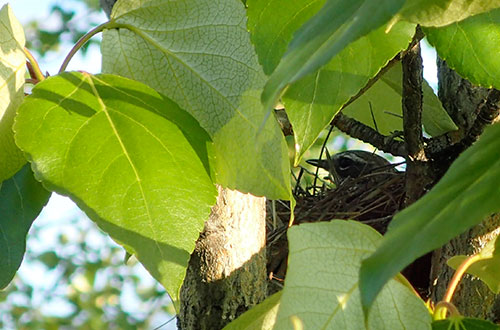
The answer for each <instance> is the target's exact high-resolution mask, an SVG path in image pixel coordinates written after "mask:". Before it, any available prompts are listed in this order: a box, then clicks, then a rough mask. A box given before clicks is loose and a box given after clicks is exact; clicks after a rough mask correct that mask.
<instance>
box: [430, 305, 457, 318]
mask: <svg viewBox="0 0 500 330" xmlns="http://www.w3.org/2000/svg"><path fill="white" fill-rule="evenodd" d="M446 311H450V316H459V315H460V312H459V311H458V309H457V307H456V306H455V305H453V304H452V303H451V302H446V301H440V302H438V303H437V304H436V307H435V308H434V320H435V321H439V320H443V319H445V318H446Z"/></svg>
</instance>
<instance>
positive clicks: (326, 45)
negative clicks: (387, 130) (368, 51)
mask: <svg viewBox="0 0 500 330" xmlns="http://www.w3.org/2000/svg"><path fill="white" fill-rule="evenodd" d="M404 2H405V1H404V0H385V1H369V0H351V1H343V0H327V1H326V3H325V5H324V7H323V8H321V10H320V11H319V12H318V13H317V14H316V15H315V16H314V17H312V18H311V19H310V20H309V21H307V22H306V23H305V24H304V25H303V26H302V27H301V28H300V29H299V30H298V31H297V33H295V35H294V38H293V40H292V41H291V43H290V44H289V47H288V51H287V53H286V54H285V56H284V57H283V58H282V59H281V62H280V63H279V65H278V67H277V68H276V70H274V72H273V74H272V75H271V77H270V78H269V80H268V81H267V83H266V86H265V87H264V92H263V93H262V103H263V104H264V107H265V109H266V110H267V111H271V109H272V108H273V107H274V105H275V103H276V101H277V99H278V97H279V96H280V94H281V92H282V90H283V89H284V88H285V87H286V86H287V85H288V84H291V83H293V82H295V81H297V80H299V79H300V78H302V77H304V76H306V75H308V74H310V73H313V72H315V71H316V70H318V69H319V68H320V67H321V66H323V65H325V64H326V63H328V62H329V61H330V60H331V59H332V58H333V57H334V56H335V55H337V54H338V53H340V52H341V51H342V50H343V49H344V48H345V47H347V46H348V45H349V44H350V43H352V42H354V41H356V40H357V39H359V38H360V37H362V36H364V35H366V34H368V33H369V32H371V31H373V30H375V29H377V28H379V27H381V26H382V25H384V24H385V23H387V22H388V21H389V20H390V19H391V18H392V16H393V15H394V14H395V13H396V12H397V11H398V10H399V9H400V8H401V6H402V5H403V4H404Z"/></svg>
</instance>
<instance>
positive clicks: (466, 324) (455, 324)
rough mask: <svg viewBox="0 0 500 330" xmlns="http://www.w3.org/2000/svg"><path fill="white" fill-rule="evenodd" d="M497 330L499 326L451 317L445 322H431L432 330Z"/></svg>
mask: <svg viewBox="0 0 500 330" xmlns="http://www.w3.org/2000/svg"><path fill="white" fill-rule="evenodd" d="M455 329H456V330H498V329H499V326H498V325H496V324H494V323H492V322H490V321H487V320H481V319H474V318H470V317H463V316H452V317H450V318H447V319H446V320H440V321H434V322H432V330H455Z"/></svg>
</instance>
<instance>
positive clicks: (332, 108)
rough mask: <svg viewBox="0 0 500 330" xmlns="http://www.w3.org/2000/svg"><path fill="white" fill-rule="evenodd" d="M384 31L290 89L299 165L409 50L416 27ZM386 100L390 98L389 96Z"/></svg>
mask: <svg viewBox="0 0 500 330" xmlns="http://www.w3.org/2000/svg"><path fill="white" fill-rule="evenodd" d="M384 30H385V27H381V28H379V29H377V30H375V31H373V32H371V33H369V34H368V35H366V36H364V37H362V38H360V39H358V40H357V41H356V42H354V43H352V44H350V45H349V46H347V47H346V48H345V49H344V50H343V51H342V52H340V53H339V54H338V55H337V56H335V57H334V58H333V59H332V60H331V61H330V62H329V63H328V64H326V65H325V66H323V67H322V68H321V69H320V70H319V71H317V72H316V73H314V74H311V75H308V76H306V77H304V78H302V79H301V80H299V81H297V82H296V83H294V84H292V85H291V86H290V87H289V88H288V89H287V91H286V93H285V95H284V96H283V103H284V104H285V108H286V111H287V114H288V117H289V118H290V122H291V123H292V126H293V130H294V134H295V145H296V147H295V148H296V159H295V162H296V163H298V162H299V161H300V158H301V157H302V155H303V153H304V152H305V151H307V149H308V148H309V147H310V146H311V145H313V143H314V141H315V140H316V138H317V137H318V135H319V134H320V133H321V131H322V130H323V129H324V128H325V127H326V126H327V125H329V124H330V122H331V121H332V119H333V117H335V115H336V114H337V113H338V111H339V110H340V109H341V108H342V106H343V105H344V104H345V103H346V102H347V101H349V99H350V98H351V97H352V96H354V95H355V94H357V93H358V92H359V90H361V88H363V87H364V86H365V85H366V83H367V82H368V80H369V79H370V78H372V77H373V76H375V75H376V74H377V72H378V71H379V70H380V69H381V68H382V67H384V66H385V65H386V64H387V63H388V62H389V60H390V59H392V58H393V57H394V56H395V55H396V54H397V53H399V52H400V51H401V50H403V49H405V48H407V47H408V44H409V42H410V41H411V38H412V36H413V34H414V32H415V26H414V25H413V24H408V23H401V24H398V25H396V26H394V27H393V28H392V29H391V31H390V32H389V33H385V31H384ZM382 98H384V99H388V97H387V96H383V97H382ZM396 101H397V99H396ZM358 104H361V103H358ZM362 107H363V111H362V113H365V114H367V115H368V116H369V117H370V120H369V122H371V123H373V121H372V120H371V116H370V111H369V108H368V103H364V104H362ZM399 108H401V102H400V104H399ZM377 119H378V118H377ZM393 130H394V128H393Z"/></svg>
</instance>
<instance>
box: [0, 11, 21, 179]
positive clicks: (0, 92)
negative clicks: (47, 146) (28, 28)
mask: <svg viewBox="0 0 500 330" xmlns="http://www.w3.org/2000/svg"><path fill="white" fill-rule="evenodd" d="M0 23H1V24H0V182H1V181H3V180H5V179H7V178H10V177H11V176H12V175H14V173H16V172H17V171H18V170H19V169H20V168H21V167H22V166H23V164H24V163H26V159H25V158H24V156H23V153H22V152H21V150H19V148H18V147H17V146H16V144H15V143H14V133H13V132H12V124H13V123H14V116H15V115H16V110H17V108H18V107H19V104H21V102H22V100H23V98H24V79H25V77H24V75H25V73H26V57H25V56H24V51H23V49H24V43H25V39H24V31H23V28H22V26H21V24H20V23H19V21H18V20H17V19H16V18H15V17H14V14H13V12H12V9H11V8H10V6H9V5H4V6H3V7H2V9H1V10H0Z"/></svg>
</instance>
